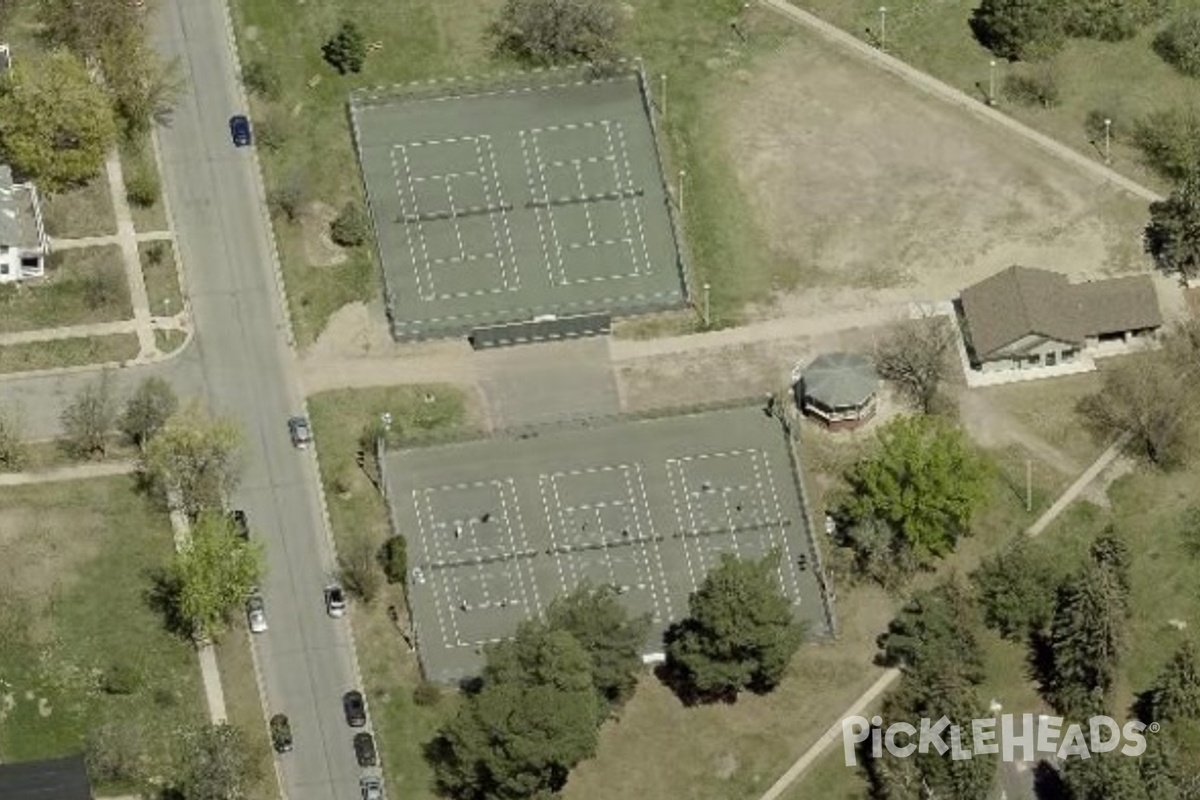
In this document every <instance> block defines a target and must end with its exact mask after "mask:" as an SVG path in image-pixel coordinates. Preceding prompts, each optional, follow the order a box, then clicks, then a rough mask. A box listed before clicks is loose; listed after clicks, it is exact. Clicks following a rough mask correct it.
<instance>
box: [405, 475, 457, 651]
mask: <svg viewBox="0 0 1200 800" xmlns="http://www.w3.org/2000/svg"><path fill="white" fill-rule="evenodd" d="M422 499H423V500H424V501H425V512H426V516H427V518H428V519H429V520H430V521H431V522H430V524H429V525H426V524H425V521H424V519H423V518H422V514H421V500H422ZM413 505H414V506H415V507H416V512H417V525H418V526H419V527H420V530H421V544H422V549H423V550H424V551H425V556H426V561H425V563H430V562H431V561H442V560H443V559H442V552H441V543H440V542H439V541H438V540H437V539H436V538H435V537H434V536H433V535H432V531H433V530H434V528H433V523H432V520H433V519H435V517H434V514H433V502H432V500H431V499H430V492H429V490H428V489H423V490H420V491H418V490H416V489H414V490H413ZM431 542H432V543H433V544H434V545H436V547H437V552H436V555H437V558H436V559H434V558H431V556H433V555H434V554H433V553H431V552H430V551H429V544H430V543H431ZM442 571H443V570H434V572H442ZM425 579H426V580H429V581H434V584H433V588H432V592H431V593H432V594H433V607H434V613H435V614H436V616H437V621H438V628H439V629H440V630H441V634H442V646H443V647H445V648H450V647H454V646H455V645H456V644H457V642H458V638H459V637H458V631H457V629H456V627H457V623H456V621H455V619H454V611H453V609H452V608H451V604H452V601H451V599H450V589H449V587H448V586H447V585H446V582H445V581H446V576H444V575H437V574H434V575H428V576H426V578H425ZM439 584H440V585H441V588H442V592H441V594H442V595H444V599H443V598H442V597H439V596H438V595H439V592H438V586H439ZM443 608H445V609H446V610H447V611H448V613H449V614H450V625H447V624H446V620H445V618H444V617H443V615H442V609H443ZM451 626H455V630H454V638H453V639H451V638H450V633H451Z"/></svg>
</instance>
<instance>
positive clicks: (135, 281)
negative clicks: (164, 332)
mask: <svg viewBox="0 0 1200 800" xmlns="http://www.w3.org/2000/svg"><path fill="white" fill-rule="evenodd" d="M104 169H105V171H106V172H107V173H108V190H109V192H110V193H111V194H112V204H113V210H114V211H115V212H116V215H117V245H118V246H119V247H120V248H121V257H122V258H123V259H124V261H125V277H126V278H127V279H128V281H129V299H130V301H131V302H132V303H133V321H134V323H135V325H136V330H137V336H138V345H139V346H140V350H141V352H140V353H139V354H138V357H139V358H144V357H148V356H152V355H156V354H157V353H158V345H157V344H156V343H155V341H154V329H153V328H151V327H150V298H149V296H148V295H147V294H146V280H145V278H144V277H143V276H142V262H141V258H140V257H139V256H138V243H137V232H136V231H135V230H134V228H133V213H132V212H131V211H130V209H129V201H128V199H127V198H126V197H125V175H124V174H123V173H122V172H121V158H120V156H119V155H117V152H116V150H114V151H113V152H111V153H109V155H108V160H107V161H106V162H105V164H104Z"/></svg>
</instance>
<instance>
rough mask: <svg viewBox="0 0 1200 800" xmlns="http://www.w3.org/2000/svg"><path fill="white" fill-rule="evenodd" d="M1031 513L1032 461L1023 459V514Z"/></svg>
mask: <svg viewBox="0 0 1200 800" xmlns="http://www.w3.org/2000/svg"><path fill="white" fill-rule="evenodd" d="M1032 511H1033V461H1032V459H1028V458H1027V459H1025V512H1026V513H1031V512H1032Z"/></svg>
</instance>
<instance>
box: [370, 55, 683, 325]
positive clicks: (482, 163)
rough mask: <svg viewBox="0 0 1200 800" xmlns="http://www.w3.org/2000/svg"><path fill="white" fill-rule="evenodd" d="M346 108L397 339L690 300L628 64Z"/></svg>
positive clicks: (385, 92) (397, 93) (425, 91)
mask: <svg viewBox="0 0 1200 800" xmlns="http://www.w3.org/2000/svg"><path fill="white" fill-rule="evenodd" d="M497 80H500V79H497ZM351 115H352V118H353V127H354V132H355V139H356V143H357V146H358V151H359V162H360V165H361V168H362V175H363V180H364V183H365V185H366V189H367V199H368V203H369V206H370V212H371V218H372V221H373V224H374V228H375V234H376V244H377V247H378V252H379V256H380V261H381V263H382V264H383V273H384V285H385V289H386V292H385V294H386V300H387V305H388V313H389V316H390V318H391V323H392V333H393V335H394V336H395V337H396V338H397V339H417V338H430V337H446V336H457V335H463V334H465V333H468V332H470V331H471V330H473V329H475V328H477V327H483V326H490V325H497V324H508V323H514V322H526V321H529V320H532V319H533V318H535V317H545V316H548V315H555V316H564V317H565V316H575V315H583V314H595V313H610V314H615V315H627V314H636V313H642V312H649V311H659V310H663V309H669V308H676V307H680V306H682V305H683V304H684V303H685V302H686V296H685V293H686V290H685V282H684V278H683V267H682V262H681V259H680V257H679V251H678V248H677V246H676V241H675V236H674V233H673V229H672V220H671V216H670V214H671V211H670V209H669V208H668V197H667V193H666V189H665V187H664V185H663V176H662V170H661V166H660V163H659V159H658V151H657V148H656V145H655V141H654V129H653V127H652V124H651V121H650V118H649V116H648V112H647V104H646V101H645V100H644V95H643V89H642V84H641V79H640V77H639V75H638V73H637V72H635V71H632V70H623V71H621V72H618V73H616V74H612V75H609V76H607V77H589V74H588V73H586V72H585V71H581V70H564V71H548V72H542V73H530V74H527V75H524V76H520V77H519V79H518V78H517V77H515V76H509V77H508V78H507V79H505V80H504V82H502V83H495V84H491V85H489V84H488V83H472V84H461V83H460V84H453V85H452V84H446V85H444V86H440V87H431V86H429V85H421V86H418V87H415V88H414V87H394V88H390V89H380V90H368V91H364V92H358V93H355V94H354V95H353V96H352V98H351Z"/></svg>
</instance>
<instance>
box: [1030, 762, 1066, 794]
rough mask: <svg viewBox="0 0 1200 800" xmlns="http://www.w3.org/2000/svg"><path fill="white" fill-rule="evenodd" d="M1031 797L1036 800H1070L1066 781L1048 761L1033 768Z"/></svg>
mask: <svg viewBox="0 0 1200 800" xmlns="http://www.w3.org/2000/svg"><path fill="white" fill-rule="evenodd" d="M1033 796H1034V797H1036V798H1037V800H1070V797H1071V794H1070V792H1069V790H1068V789H1067V784H1066V781H1064V780H1063V778H1062V775H1060V774H1059V772H1058V770H1057V769H1055V768H1054V765H1053V764H1051V763H1050V762H1049V761H1039V762H1037V764H1035V765H1034V766H1033Z"/></svg>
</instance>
